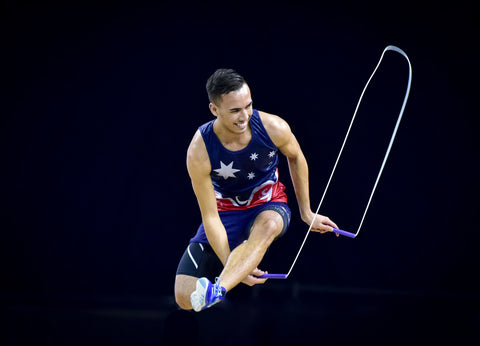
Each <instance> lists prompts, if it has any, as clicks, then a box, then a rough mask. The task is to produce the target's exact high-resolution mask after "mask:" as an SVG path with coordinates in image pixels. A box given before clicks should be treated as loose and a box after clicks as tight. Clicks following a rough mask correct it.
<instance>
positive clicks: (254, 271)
mask: <svg viewBox="0 0 480 346" xmlns="http://www.w3.org/2000/svg"><path fill="white" fill-rule="evenodd" d="M265 273H266V272H264V271H263V270H260V269H258V268H255V269H254V270H252V275H254V276H262V275H263V274H265Z"/></svg>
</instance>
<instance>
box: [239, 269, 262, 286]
mask: <svg viewBox="0 0 480 346" xmlns="http://www.w3.org/2000/svg"><path fill="white" fill-rule="evenodd" d="M267 273H268V272H264V271H263V270H260V269H258V268H255V269H254V270H253V271H252V272H251V273H250V274H249V275H247V277H246V278H245V279H243V280H242V283H244V284H245V285H248V286H253V285H257V284H263V283H265V281H267V279H261V278H259V276H262V275H263V274H267Z"/></svg>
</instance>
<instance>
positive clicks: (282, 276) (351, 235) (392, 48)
mask: <svg viewBox="0 0 480 346" xmlns="http://www.w3.org/2000/svg"><path fill="white" fill-rule="evenodd" d="M387 51H393V52H397V53H399V54H401V55H403V57H404V58H405V59H406V60H407V62H408V83H407V90H406V91H405V97H404V99H403V104H402V108H401V109H400V113H399V115H398V118H397V122H396V124H395V128H394V129H393V133H392V137H391V138H390V143H389V144H388V148H387V151H386V153H385V156H384V157H383V162H382V165H381V167H380V170H379V172H378V175H377V179H376V180H375V184H374V185H373V188H372V191H371V193H370V197H369V199H368V202H367V206H366V207H365V210H364V212H363V216H362V219H361V221H360V224H359V226H358V229H357V231H356V232H355V233H353V232H347V231H344V230H341V229H336V228H334V229H333V231H334V232H335V233H338V234H341V235H343V236H346V237H349V238H355V237H356V236H358V233H359V232H360V229H361V228H362V225H363V221H364V220H365V216H366V215H367V211H368V208H369V207H370V202H371V201H372V198H373V194H374V193H375V190H376V188H377V185H378V182H379V180H380V177H381V175H382V172H383V168H384V167H385V163H386V162H387V159H388V156H389V155H390V150H391V148H392V145H393V141H394V140H395V136H396V134H397V130H398V127H399V125H400V121H401V120H402V116H403V111H404V110H405V106H406V104H407V100H408V96H409V94H410V86H411V84H412V65H411V64H410V60H409V59H408V56H407V54H405V52H404V51H403V50H401V49H400V48H398V47H396V46H387V47H386V48H385V49H384V50H383V53H382V55H381V56H380V60H379V61H378V63H377V66H376V67H375V69H374V70H373V73H372V74H371V76H370V78H369V79H368V81H367V84H365V87H364V88H363V91H362V93H361V95H360V98H359V100H358V102H357V106H356V108H355V112H354V113H353V117H352V120H351V121H350V125H349V126H348V130H347V134H346V135H345V138H344V140H343V144H342V147H341V148H340V152H339V153H338V156H337V160H336V161H335V165H334V166H333V169H332V173H330V178H329V179H328V182H327V185H326V186H325V190H324V191H323V195H322V198H321V200H320V203H319V204H318V208H317V211H316V212H315V216H314V217H313V220H312V222H311V224H310V227H309V228H308V231H307V234H306V235H305V238H304V239H303V242H302V245H301V246H300V249H299V250H298V253H297V256H295V259H294V260H293V263H292V266H291V267H290V270H289V271H288V273H287V274H264V275H262V276H260V278H268V279H286V278H288V276H289V275H290V273H291V272H292V270H293V267H294V266H295V263H296V262H297V259H298V257H299V256H300V253H301V252H302V249H303V246H304V245H305V242H306V241H307V238H308V235H309V234H310V231H311V229H312V226H313V224H314V222H315V219H316V217H317V215H318V212H319V210H320V207H321V206H322V203H323V200H324V198H325V195H326V193H327V190H328V187H329V186H330V182H331V180H332V177H333V174H334V173H335V169H336V168H337V164H338V161H339V160H340V156H342V152H343V148H344V147H345V143H346V142H347V138H348V135H349V134H350V130H351V128H352V125H353V122H354V120H355V117H356V115H357V111H358V108H359V106H360V103H361V102H362V98H363V94H364V93H365V90H367V87H368V85H369V84H370V81H371V80H372V78H373V76H374V75H375V72H377V69H378V67H379V66H380V64H381V62H382V59H383V56H384V55H385V53H386V52H387Z"/></svg>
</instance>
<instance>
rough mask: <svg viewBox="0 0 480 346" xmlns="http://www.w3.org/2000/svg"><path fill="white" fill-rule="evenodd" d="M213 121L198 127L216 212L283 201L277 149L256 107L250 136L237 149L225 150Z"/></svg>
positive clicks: (284, 195) (283, 194)
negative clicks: (205, 151)
mask: <svg viewBox="0 0 480 346" xmlns="http://www.w3.org/2000/svg"><path fill="white" fill-rule="evenodd" d="M213 123H214V120H212V121H210V122H208V123H206V124H204V125H202V126H200V127H199V130H200V133H201V134H202V138H203V141H204V142H205V146H206V148H207V152H208V156H209V158H210V164H211V166H212V172H211V174H210V176H211V178H212V183H213V187H214V190H215V196H216V198H217V207H218V211H229V210H245V209H248V208H252V207H255V206H257V205H261V204H263V203H266V202H284V203H286V202H287V195H286V194H285V192H284V190H285V186H284V185H283V184H282V183H281V182H280V181H279V180H278V169H277V165H278V148H277V147H276V146H275V144H274V143H273V142H272V140H271V139H270V137H269V136H268V133H267V131H266V130H265V127H264V126H263V124H262V120H261V119H260V115H259V113H258V111H257V110H255V109H254V110H253V114H252V116H251V118H250V128H251V130H252V139H251V141H250V143H249V144H248V145H247V146H246V147H245V148H243V149H242V150H239V151H230V150H228V149H226V148H225V147H224V146H223V145H222V144H221V143H220V141H219V139H218V138H217V136H216V134H215V132H214V131H213Z"/></svg>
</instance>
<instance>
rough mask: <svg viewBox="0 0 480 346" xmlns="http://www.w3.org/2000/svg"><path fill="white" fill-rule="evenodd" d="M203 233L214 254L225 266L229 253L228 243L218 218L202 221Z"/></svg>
mask: <svg viewBox="0 0 480 346" xmlns="http://www.w3.org/2000/svg"><path fill="white" fill-rule="evenodd" d="M203 227H204V228H205V234H206V235H207V239H208V242H209V243H210V246H211V247H212V249H213V251H215V254H216V255H217V257H218V258H219V259H220V261H221V262H222V264H223V265H224V266H225V263H227V259H228V256H229V255H230V245H229V244H228V238H227V232H226V230H225V227H224V226H223V224H222V222H221V221H220V219H218V220H209V221H203Z"/></svg>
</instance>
